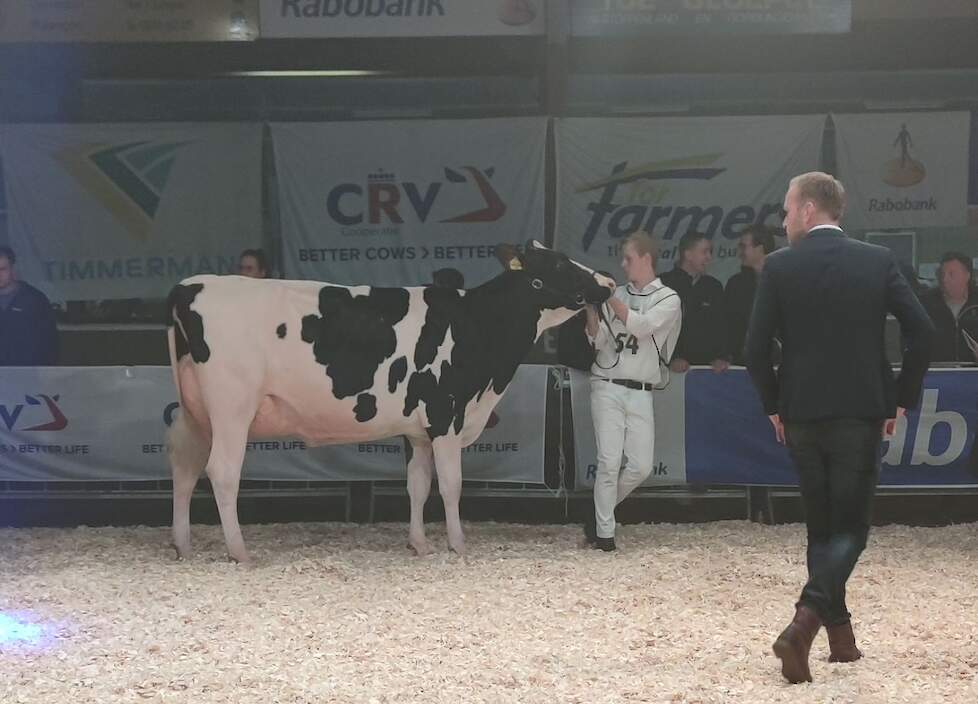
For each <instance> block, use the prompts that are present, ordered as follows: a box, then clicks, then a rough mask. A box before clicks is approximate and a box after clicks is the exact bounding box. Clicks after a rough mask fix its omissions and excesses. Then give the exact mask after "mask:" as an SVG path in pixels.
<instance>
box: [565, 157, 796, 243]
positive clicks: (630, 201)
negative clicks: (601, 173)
mask: <svg viewBox="0 0 978 704" xmlns="http://www.w3.org/2000/svg"><path fill="white" fill-rule="evenodd" d="M724 156H725V155H724V154H723V153H712V154H700V155H693V156H687V157H680V158H677V159H669V160H663V161H653V162H647V163H643V164H640V165H638V166H633V167H629V164H628V162H627V161H623V162H620V163H618V164H615V165H614V166H613V167H612V168H611V173H610V175H608V176H606V177H603V178H600V179H597V180H594V181H589V182H586V183H582V184H581V185H579V186H577V187H576V188H575V192H576V193H579V194H582V193H589V192H592V191H598V192H600V196H599V197H598V199H597V200H592V201H591V202H589V203H588V204H587V205H586V206H585V209H586V210H587V212H589V213H590V216H589V218H588V223H587V227H586V229H585V230H584V233H583V235H582V240H581V242H582V246H583V248H584V249H585V250H588V249H590V248H591V246H592V244H594V241H595V239H596V238H597V237H598V235H599V234H602V233H604V234H605V235H606V236H607V237H608V238H610V239H612V240H614V239H620V238H622V237H625V236H626V235H628V234H631V233H632V232H635V231H636V230H644V231H646V232H648V233H650V234H654V235H656V236H660V237H661V238H662V239H663V240H670V239H672V238H673V237H674V236H676V234H677V233H678V234H682V233H684V232H686V231H687V230H697V231H700V232H703V233H705V234H706V235H707V237H710V238H712V237H713V235H714V234H715V233H716V232H717V231H718V230H719V231H720V232H722V233H723V235H724V236H725V237H727V238H730V239H734V238H736V237H737V236H739V232H740V230H741V229H742V228H743V227H744V226H745V225H747V224H750V223H754V222H758V223H761V222H764V221H765V220H766V219H768V218H769V217H779V214H780V210H781V203H780V202H778V203H765V204H762V205H761V206H760V207H759V208H755V207H754V206H753V205H751V204H746V203H745V204H742V205H736V206H734V207H730V208H724V207H723V206H721V205H712V204H710V203H709V200H708V199H709V198H710V197H711V196H712V194H713V193H715V191H716V189H715V188H714V189H703V192H702V195H701V197H699V198H698V199H697V200H698V203H697V204H695V205H693V204H690V205H681V204H678V203H674V202H673V201H674V200H675V199H676V197H675V196H674V195H673V194H672V193H671V188H670V186H671V185H672V184H675V182H679V181H684V182H697V181H699V182H703V183H707V182H709V181H712V180H713V179H715V178H717V177H718V176H720V175H721V174H724V173H726V172H727V171H728V169H727V168H726V167H725V166H721V163H722V162H723V158H724ZM702 203H706V204H702Z"/></svg>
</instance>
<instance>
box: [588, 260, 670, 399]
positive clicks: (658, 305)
mask: <svg viewBox="0 0 978 704" xmlns="http://www.w3.org/2000/svg"><path fill="white" fill-rule="evenodd" d="M614 296H615V298H617V299H618V300H620V301H621V302H623V303H624V304H625V305H626V306H628V311H629V312H628V323H627V324H626V323H623V322H622V321H621V320H619V319H618V318H617V317H614V313H613V312H612V311H611V308H610V306H608V305H607V304H605V305H604V315H605V319H606V320H608V322H609V323H610V325H611V332H609V331H608V326H607V325H606V324H605V323H604V322H601V321H598V332H597V334H596V335H595V336H594V338H593V340H592V342H594V348H595V350H596V351H597V355H596V358H595V362H594V365H593V366H592V367H591V373H592V374H594V375H595V376H603V377H605V378H608V379H631V380H632V381H641V382H648V383H652V384H657V383H659V382H660V381H661V380H662V378H661V372H660V370H659V356H660V354H661V356H662V359H663V360H664V361H665V362H668V361H669V359H670V357H671V356H672V351H673V349H675V347H676V340H678V339H679V331H680V329H681V327H682V301H680V299H679V296H678V295H677V294H676V292H675V291H673V290H672V289H671V288H669V287H668V286H666V285H665V284H663V283H662V281H661V280H659V279H655V280H654V281H652V282H651V283H650V284H648V285H647V286H646V287H645V288H643V289H642V290H641V291H636V290H634V289H633V288H632V286H631V284H629V285H627V286H619V287H618V288H616V289H615V293H614ZM616 341H620V343H621V346H622V347H621V352H620V353H619V352H618V351H617V346H618V345H617V344H616ZM656 345H658V349H656Z"/></svg>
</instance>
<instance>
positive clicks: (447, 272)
mask: <svg viewBox="0 0 978 704" xmlns="http://www.w3.org/2000/svg"><path fill="white" fill-rule="evenodd" d="M431 283H432V285H434V286H438V287H439V288H454V289H464V288H465V277H464V276H462V272H461V271H459V270H458V269H453V268H452V267H445V268H444V269H439V270H438V271H435V272H434V273H432V275H431Z"/></svg>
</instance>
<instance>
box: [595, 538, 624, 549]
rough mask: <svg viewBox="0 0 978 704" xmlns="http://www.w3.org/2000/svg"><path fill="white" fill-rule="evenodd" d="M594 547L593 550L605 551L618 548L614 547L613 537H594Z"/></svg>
mask: <svg viewBox="0 0 978 704" xmlns="http://www.w3.org/2000/svg"><path fill="white" fill-rule="evenodd" d="M594 548H595V550H604V551H605V552H614V551H615V550H617V549H618V548H616V547H615V539H614V538H598V537H595V538H594Z"/></svg>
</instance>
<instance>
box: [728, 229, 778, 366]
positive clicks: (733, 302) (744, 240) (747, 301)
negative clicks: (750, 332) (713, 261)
mask: <svg viewBox="0 0 978 704" xmlns="http://www.w3.org/2000/svg"><path fill="white" fill-rule="evenodd" d="M776 234H779V230H778V229H777V228H774V227H771V226H770V225H756V224H755V225H751V226H749V227H747V228H745V229H744V231H743V233H742V234H741V235H740V242H738V243H737V251H738V253H739V254H740V263H741V264H742V265H743V267H742V268H741V270H740V273H738V274H734V275H733V276H731V277H730V280H729V281H727V286H726V288H725V289H724V290H723V304H724V312H725V314H726V318H727V349H728V350H729V351H730V354H731V359H733V363H734V364H743V363H744V342H745V341H746V339H747V324H748V323H749V322H750V312H751V309H752V308H753V307H754V293H755V292H756V291H757V277H758V276H760V273H761V269H763V268H764V259H765V258H766V257H767V255H769V254H770V253H771V252H773V251H774V247H775V243H774V237H775V235H776Z"/></svg>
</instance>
